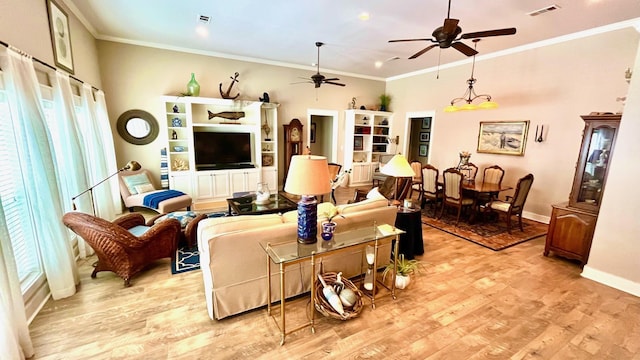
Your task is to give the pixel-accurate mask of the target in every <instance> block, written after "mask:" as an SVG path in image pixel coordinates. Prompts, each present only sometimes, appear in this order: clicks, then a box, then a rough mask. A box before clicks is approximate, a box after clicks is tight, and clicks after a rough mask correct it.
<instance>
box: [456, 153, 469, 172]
mask: <svg viewBox="0 0 640 360" xmlns="http://www.w3.org/2000/svg"><path fill="white" fill-rule="evenodd" d="M470 158H471V153H470V152H468V151H461V152H460V162H459V163H458V169H459V168H460V167H462V166H464V165H468V164H469V159H470Z"/></svg>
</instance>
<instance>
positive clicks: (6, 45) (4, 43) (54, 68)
mask: <svg viewBox="0 0 640 360" xmlns="http://www.w3.org/2000/svg"><path fill="white" fill-rule="evenodd" d="M0 44H1V45H4V46H5V47H7V48H11V47H12V46H11V45H9V44H7V43H6V42H4V41H2V40H0ZM14 48H15V47H14ZM18 51H21V52H22V50H18ZM23 53H24V52H23ZM29 56H31V55H29ZM31 58H32V59H33V60H35V61H36V62H37V63H39V64H41V65H44V66H46V67H48V68H49V69H51V70H53V71H58V69H57V68H56V67H54V66H51V65H49V64H47V63H46V62H44V61H42V60H40V59H38V58H37V57H35V56H31ZM69 77H70V78H72V79H73V80H75V81H77V82H79V83H81V84H84V81H82V80H80V79H78V78H77V77H75V76H73V75H71V74H69ZM91 88H92V89H93V90H95V91H100V89H98V88H97V87H95V86H91Z"/></svg>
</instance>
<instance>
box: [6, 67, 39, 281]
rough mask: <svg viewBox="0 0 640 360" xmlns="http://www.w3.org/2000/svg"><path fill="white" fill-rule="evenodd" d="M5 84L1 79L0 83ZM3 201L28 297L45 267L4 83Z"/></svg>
mask: <svg viewBox="0 0 640 360" xmlns="http://www.w3.org/2000/svg"><path fill="white" fill-rule="evenodd" d="M0 80H1V79H0ZM0 124H2V126H0V174H2V176H0V201H2V206H3V208H4V213H5V219H0V220H2V221H6V225H7V228H8V230H9V236H10V238H11V239H10V240H11V245H12V248H13V252H14V255H15V260H16V265H17V267H18V277H19V279H20V283H21V285H22V292H23V293H25V292H26V290H27V288H28V287H29V285H30V284H33V283H34V282H35V280H36V279H37V277H38V276H41V275H42V266H41V263H40V259H39V256H38V255H37V254H38V251H37V245H36V241H35V235H34V231H33V226H34V224H33V222H32V219H31V217H30V216H27V214H28V213H29V212H28V204H27V199H26V196H25V194H26V191H28V190H27V189H26V188H25V187H24V181H22V173H21V172H20V171H17V170H16V169H20V157H19V156H18V149H17V146H16V141H15V134H14V128H13V126H12V119H11V108H10V106H9V101H8V96H7V94H6V93H5V91H4V89H2V83H1V82H0Z"/></svg>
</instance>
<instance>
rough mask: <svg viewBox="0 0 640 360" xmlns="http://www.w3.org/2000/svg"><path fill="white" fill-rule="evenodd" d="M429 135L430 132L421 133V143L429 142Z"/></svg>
mask: <svg viewBox="0 0 640 360" xmlns="http://www.w3.org/2000/svg"><path fill="white" fill-rule="evenodd" d="M429 135H430V133H428V132H421V133H420V141H423V142H424V141H429Z"/></svg>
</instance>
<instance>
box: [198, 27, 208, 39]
mask: <svg viewBox="0 0 640 360" xmlns="http://www.w3.org/2000/svg"><path fill="white" fill-rule="evenodd" d="M196 34H198V35H199V36H200V37H208V36H209V29H207V27H206V26H204V25H198V26H196Z"/></svg>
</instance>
